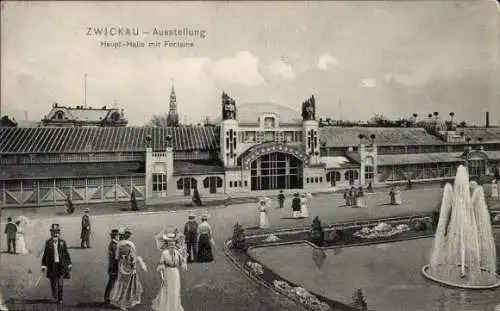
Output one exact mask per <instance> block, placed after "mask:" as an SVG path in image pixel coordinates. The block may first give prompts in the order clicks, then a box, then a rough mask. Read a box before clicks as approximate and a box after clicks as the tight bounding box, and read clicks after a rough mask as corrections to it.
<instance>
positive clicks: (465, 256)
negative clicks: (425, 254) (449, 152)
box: [422, 165, 500, 289]
mask: <svg viewBox="0 0 500 311" xmlns="http://www.w3.org/2000/svg"><path fill="white" fill-rule="evenodd" d="M422 274H423V275H424V276H425V277H426V278H427V279H429V280H431V281H434V282H437V283H440V284H443V285H446V286H451V287H458V288H466V289H493V288H497V287H500V277H499V275H498V274H497V273H496V249H495V241H494V238H493V231H492V228H491V220H490V214H489V211H488V206H487V205H486V200H485V198H484V190H483V187H482V186H479V185H478V184H477V183H475V182H473V181H469V173H468V171H467V168H466V167H465V166H463V165H460V166H459V167H458V169H457V174H456V177H455V182H454V185H453V186H451V184H449V183H447V184H446V185H445V187H444V191H443V199H442V201H441V210H440V213H439V221H438V225H437V229H436V233H435V237H434V243H433V247H432V250H431V256H430V262H429V264H427V265H425V266H424V267H422Z"/></svg>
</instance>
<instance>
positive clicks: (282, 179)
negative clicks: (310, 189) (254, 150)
mask: <svg viewBox="0 0 500 311" xmlns="http://www.w3.org/2000/svg"><path fill="white" fill-rule="evenodd" d="M250 175H251V190H270V189H300V188H302V186H303V185H302V161H301V160H299V159H298V158H297V157H295V156H293V155H291V154H288V153H282V152H273V153H269V154H264V155H262V156H260V157H259V158H257V159H256V160H254V161H252V163H251V166H250Z"/></svg>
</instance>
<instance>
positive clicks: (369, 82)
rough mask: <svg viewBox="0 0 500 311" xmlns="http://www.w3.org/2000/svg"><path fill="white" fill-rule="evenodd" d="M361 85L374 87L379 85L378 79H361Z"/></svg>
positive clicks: (368, 87)
mask: <svg viewBox="0 0 500 311" xmlns="http://www.w3.org/2000/svg"><path fill="white" fill-rule="evenodd" d="M361 86H362V87H364V88H367V89H370V88H374V87H376V86H377V80H375V79H372V78H364V79H361Z"/></svg>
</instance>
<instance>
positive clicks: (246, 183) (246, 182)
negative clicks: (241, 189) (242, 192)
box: [245, 180, 248, 188]
mask: <svg viewBox="0 0 500 311" xmlns="http://www.w3.org/2000/svg"><path fill="white" fill-rule="evenodd" d="M246 187H248V181H246V180H245V188H246Z"/></svg>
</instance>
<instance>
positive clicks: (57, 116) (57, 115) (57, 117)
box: [52, 110, 64, 120]
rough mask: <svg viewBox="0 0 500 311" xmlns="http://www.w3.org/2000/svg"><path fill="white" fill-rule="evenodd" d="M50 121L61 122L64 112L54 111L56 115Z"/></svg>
mask: <svg viewBox="0 0 500 311" xmlns="http://www.w3.org/2000/svg"><path fill="white" fill-rule="evenodd" d="M52 119H55V120H63V119H64V111H62V110H58V111H56V113H55V114H54V116H53V117H52Z"/></svg>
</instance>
